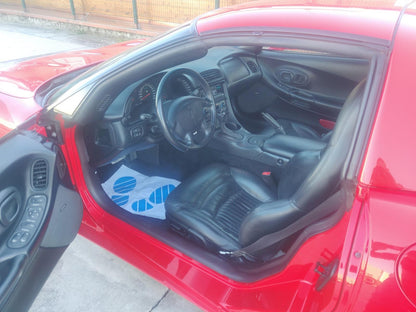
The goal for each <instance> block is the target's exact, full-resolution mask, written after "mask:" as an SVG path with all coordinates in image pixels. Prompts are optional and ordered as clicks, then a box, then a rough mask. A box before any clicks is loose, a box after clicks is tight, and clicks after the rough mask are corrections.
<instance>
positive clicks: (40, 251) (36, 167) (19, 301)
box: [0, 131, 83, 312]
mask: <svg viewBox="0 0 416 312" xmlns="http://www.w3.org/2000/svg"><path fill="white" fill-rule="evenodd" d="M0 155H1V156H0V311H3V312H6V311H13V312H17V311H27V310H28V309H29V307H30V305H31V304H32V302H33V300H34V298H35V297H36V295H37V294H38V292H39V290H40V289H41V287H42V285H43V284H44V282H45V281H46V279H47V278H48V276H49V274H50V273H51V271H52V269H53V267H54V266H55V264H56V263H57V261H58V260H59V258H60V257H61V255H62V254H63V252H64V251H65V249H66V248H67V247H68V245H69V244H70V243H71V242H72V240H73V239H74V238H75V236H76V234H77V232H78V229H79V227H80V224H81V219H82V211H83V209H82V208H83V206H82V202H81V199H80V197H79V195H78V193H76V192H75V191H74V190H73V189H72V184H71V183H70V178H69V174H68V172H67V170H66V164H65V160H64V157H63V155H62V153H61V151H60V148H59V146H57V145H55V144H54V143H52V142H50V141H48V140H46V139H45V138H44V137H43V136H41V135H39V134H37V133H35V132H20V133H17V131H15V133H13V134H9V135H8V136H7V137H4V138H2V140H1V141H0Z"/></svg>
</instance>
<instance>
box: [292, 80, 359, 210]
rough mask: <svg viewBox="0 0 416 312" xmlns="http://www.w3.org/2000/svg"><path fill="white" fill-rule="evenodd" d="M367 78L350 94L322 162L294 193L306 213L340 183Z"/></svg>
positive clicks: (298, 204) (297, 203) (323, 154)
mask: <svg viewBox="0 0 416 312" xmlns="http://www.w3.org/2000/svg"><path fill="white" fill-rule="evenodd" d="M365 85H366V81H365V80H364V81H362V82H360V83H359V84H358V85H357V86H356V87H355V88H354V89H353V90H352V91H351V93H350V95H349V96H348V98H347V100H346V101H345V103H344V106H343V108H342V110H341V112H340V114H339V116H338V119H337V123H336V127H335V129H334V133H333V134H332V137H331V139H330V140H329V142H328V145H327V147H326V148H325V150H323V151H322V157H321V159H320V161H319V163H318V165H317V166H316V167H315V169H313V171H312V172H311V173H310V174H309V175H308V176H307V177H306V179H305V180H304V181H303V182H302V184H300V186H299V188H298V189H297V191H296V192H295V193H294V194H293V196H292V198H291V199H292V200H293V201H294V202H295V204H296V206H297V207H298V208H299V209H300V210H303V211H305V212H308V211H310V210H312V209H313V208H314V207H316V206H317V205H318V204H319V203H321V202H323V201H324V200H325V199H326V198H328V197H329V196H330V195H331V194H332V193H333V192H334V190H335V189H336V188H337V187H338V186H339V182H340V179H341V174H342V170H343V168H344V166H345V161H346V160H347V156H348V151H349V149H350V147H351V143H352V139H353V137H354V131H355V126H356V124H357V120H358V115H359V112H360V106H361V105H360V104H361V101H362V98H363V95H364V90H365Z"/></svg>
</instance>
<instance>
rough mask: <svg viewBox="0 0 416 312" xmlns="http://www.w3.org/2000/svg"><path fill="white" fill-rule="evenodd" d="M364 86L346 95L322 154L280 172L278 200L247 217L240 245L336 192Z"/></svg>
mask: <svg viewBox="0 0 416 312" xmlns="http://www.w3.org/2000/svg"><path fill="white" fill-rule="evenodd" d="M365 85H366V84H365V81H362V82H360V83H359V84H358V85H357V86H356V87H355V88H354V89H353V90H352V92H351V94H350V95H349V96H348V98H347V100H346V101H345V103H344V106H343V108H342V110H341V112H340V114H339V116H338V119H337V123H336V127H335V129H334V132H333V134H332V137H331V139H330V141H329V142H328V145H327V147H326V148H325V149H324V150H323V151H306V152H300V153H298V154H297V155H295V156H294V157H293V158H292V160H291V161H290V162H289V163H288V164H287V168H286V169H285V171H284V172H283V173H282V178H281V179H280V181H279V186H278V200H277V201H273V202H269V203H265V204H262V205H260V206H259V207H257V208H255V209H254V210H253V211H252V212H250V214H248V215H247V216H246V218H245V219H244V220H243V222H242V224H241V227H240V236H239V240H240V244H241V246H247V245H249V244H252V243H253V242H255V241H256V240H258V239H259V238H261V237H262V236H264V235H267V234H270V233H273V232H277V231H280V230H282V229H283V228H285V227H287V226H288V225H290V224H291V223H292V222H295V221H296V220H297V219H299V218H300V217H302V216H304V215H305V214H307V213H308V212H310V211H311V210H313V209H314V208H315V207H317V206H318V205H319V204H320V203H322V202H323V201H324V200H326V199H327V198H328V197H329V196H330V195H332V194H333V193H334V192H335V191H336V189H337V188H338V186H339V183H340V180H341V174H342V170H343V167H344V165H345V161H346V159H347V155H348V150H349V148H350V146H351V142H352V139H353V136H354V130H355V125H356V123H357V120H358V115H359V111H360V104H361V101H362V98H363V94H364V90H365Z"/></svg>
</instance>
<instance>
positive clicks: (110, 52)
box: [0, 40, 144, 135]
mask: <svg viewBox="0 0 416 312" xmlns="http://www.w3.org/2000/svg"><path fill="white" fill-rule="evenodd" d="M143 41H144V40H135V41H129V42H123V43H120V44H115V45H111V46H108V47H104V48H100V49H94V50H87V51H72V52H65V53H60V54H55V55H50V56H44V57H40V58H36V59H33V60H28V61H24V62H20V63H10V64H7V66H6V67H5V66H4V65H3V66H2V67H1V68H0V124H2V125H3V126H5V127H6V128H5V129H6V130H4V131H2V132H3V135H4V134H5V133H6V131H7V129H10V128H14V127H15V126H17V125H19V124H20V123H22V122H23V121H24V120H26V119H27V118H28V117H29V116H31V115H33V114H34V113H36V112H38V111H39V110H40V109H41V107H40V106H39V105H38V104H37V103H36V102H35V101H34V99H33V97H34V95H35V92H36V90H37V89H38V88H39V87H40V86H41V85H42V84H43V83H45V82H47V81H48V80H50V79H52V78H54V77H57V76H59V75H61V74H64V73H66V72H68V71H71V70H74V69H78V68H81V67H85V66H88V65H91V64H95V63H100V62H102V61H104V60H106V59H108V58H110V57H112V56H114V55H117V54H119V53H121V52H123V51H125V50H126V49H128V48H131V47H134V46H136V45H138V44H140V43H142V42H143ZM0 134H1V133H0Z"/></svg>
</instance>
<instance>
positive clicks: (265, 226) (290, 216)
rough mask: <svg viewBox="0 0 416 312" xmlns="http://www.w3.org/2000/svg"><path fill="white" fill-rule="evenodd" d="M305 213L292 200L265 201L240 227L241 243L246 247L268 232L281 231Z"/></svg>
mask: <svg viewBox="0 0 416 312" xmlns="http://www.w3.org/2000/svg"><path fill="white" fill-rule="evenodd" d="M303 214H304V212H303V211H301V210H299V209H298V208H297V207H296V205H295V203H294V202H293V201H291V200H286V199H284V200H277V201H273V202H269V203H264V204H262V205H260V206H259V207H257V208H256V209H254V210H253V211H252V212H251V213H249V214H248V215H247V216H246V217H245V219H244V220H243V222H242V224H241V227H240V236H239V240H240V245H241V246H243V247H245V246H247V245H249V244H251V243H254V242H255V241H256V240H258V239H259V238H261V237H262V236H264V235H266V234H270V233H273V232H276V231H280V230H282V229H284V228H285V227H286V226H287V225H289V224H291V223H292V222H294V221H295V220H297V219H298V218H299V217H301V216H302V215H303Z"/></svg>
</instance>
